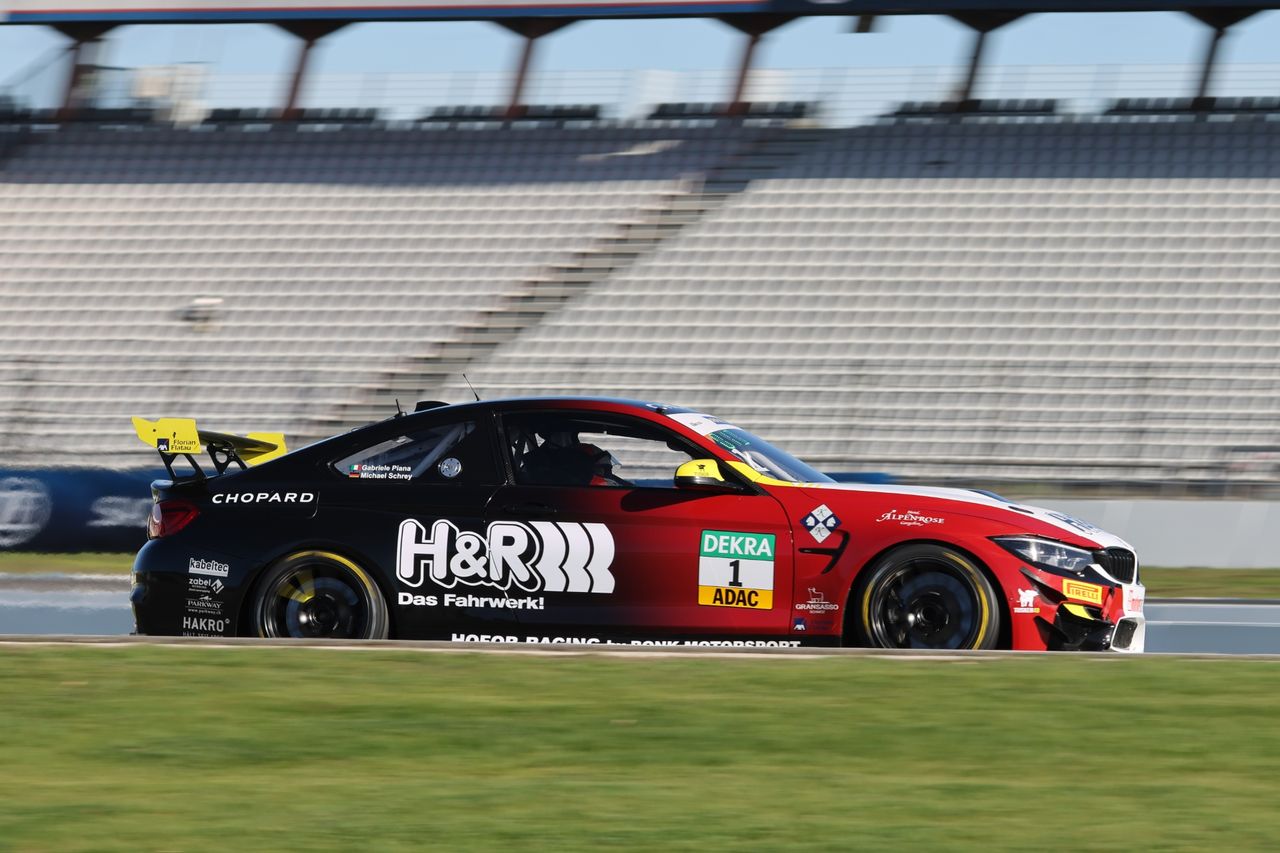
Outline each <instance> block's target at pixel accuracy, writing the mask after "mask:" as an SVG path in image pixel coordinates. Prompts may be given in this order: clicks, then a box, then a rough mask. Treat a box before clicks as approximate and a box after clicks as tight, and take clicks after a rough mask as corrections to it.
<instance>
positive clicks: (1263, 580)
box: [1141, 567, 1280, 598]
mask: <svg viewBox="0 0 1280 853" xmlns="http://www.w3.org/2000/svg"><path fill="white" fill-rule="evenodd" d="M1141 571H1142V583H1143V584H1144V585H1145V586H1146V588H1147V598H1280V569H1161V568H1146V567H1144V568H1143V569H1142V570H1141Z"/></svg>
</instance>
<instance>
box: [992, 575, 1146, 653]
mask: <svg viewBox="0 0 1280 853" xmlns="http://www.w3.org/2000/svg"><path fill="white" fill-rule="evenodd" d="M1021 573H1022V575H1023V576H1024V578H1025V579H1027V580H1028V581H1031V583H1032V584H1033V586H1034V588H1035V590H1036V592H1037V596H1036V602H1035V607H1034V608H1026V607H1023V608H1017V609H1016V610H1015V619H1016V618H1017V616H1018V615H1022V616H1023V618H1026V617H1027V616H1030V617H1031V620H1032V622H1033V623H1034V627H1035V630H1036V632H1037V633H1038V634H1039V635H1040V637H1041V639H1042V641H1043V642H1044V645H1045V648H1047V649H1048V650H1050V651H1115V652H1127V653H1137V652H1141V651H1143V649H1144V648H1145V647H1146V637H1147V622H1146V619H1145V618H1144V616H1143V614H1142V606H1143V599H1144V598H1145V596H1146V590H1145V588H1144V587H1143V586H1142V584H1141V583H1139V582H1136V581H1135V582H1134V583H1118V582H1116V581H1113V580H1109V579H1107V578H1105V577H1103V576H1100V575H1098V576H1090V577H1088V578H1087V579H1085V580H1077V579H1075V578H1065V577H1061V576H1059V575H1055V574H1051V573H1049V572H1045V571H1043V570H1040V569H1035V568H1032V567H1029V566H1023V567H1022V570H1021ZM1031 610H1034V612H1028V611H1031ZM1018 611H1022V612H1021V614H1019V613H1018Z"/></svg>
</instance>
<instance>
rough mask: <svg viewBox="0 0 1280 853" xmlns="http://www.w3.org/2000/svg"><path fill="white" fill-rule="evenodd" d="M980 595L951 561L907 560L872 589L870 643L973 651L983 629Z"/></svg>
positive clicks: (964, 574) (882, 646)
mask: <svg viewBox="0 0 1280 853" xmlns="http://www.w3.org/2000/svg"><path fill="white" fill-rule="evenodd" d="M980 595H981V593H980V592H979V591H978V589H977V588H976V586H975V585H974V583H973V580H972V578H970V577H969V576H968V575H967V574H966V573H965V571H964V569H962V568H961V567H960V566H958V565H955V564H954V563H951V562H950V561H947V560H944V559H940V558H939V559H928V558H925V559H915V560H908V561H907V562H904V563H901V564H899V565H897V566H894V567H893V568H892V569H890V570H889V571H888V572H887V573H885V575H884V577H882V578H881V579H880V581H879V583H877V584H876V586H875V588H874V589H873V590H872V591H871V600H870V602H868V616H869V623H870V624H869V625H868V628H869V629H870V634H871V640H872V642H873V644H874V645H876V646H879V647H881V648H890V649H970V648H973V647H974V646H975V645H976V644H977V642H978V640H979V638H980V636H981V633H982V631H983V628H984V626H983V616H982V601H981V599H980Z"/></svg>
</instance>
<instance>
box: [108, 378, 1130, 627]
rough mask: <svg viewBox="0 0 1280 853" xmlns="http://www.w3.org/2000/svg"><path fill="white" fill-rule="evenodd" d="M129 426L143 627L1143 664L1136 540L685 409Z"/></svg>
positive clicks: (618, 406)
mask: <svg viewBox="0 0 1280 853" xmlns="http://www.w3.org/2000/svg"><path fill="white" fill-rule="evenodd" d="M134 426H135V429H136V430H137V433H138V436H139V437H140V438H141V439H142V440H143V441H145V442H147V443H148V444H150V445H151V446H152V447H155V448H156V449H157V450H158V451H159V452H160V455H161V458H162V460H163V461H164V463H165V466H166V468H167V469H168V471H169V475H170V479H167V480H158V481H156V482H155V483H154V484H153V486H152V492H153V497H154V506H153V508H152V513H151V517H150V521H149V525H148V539H149V541H148V542H147V544H146V545H145V546H144V547H143V548H142V550H141V551H140V552H139V553H138V556H137V559H136V562H135V564H134V575H133V591H132V602H133V611H134V616H135V620H136V625H137V631H138V632H139V633H143V634H169V635H190V636H237V635H248V636H262V637H332V638H353V639H360V638H388V637H390V638H405V639H444V640H455V641H470V642H477V641H497V642H573V643H609V642H615V643H628V644H630V643H654V644H707V645H802V644H804V645H810V644H812V645H838V644H846V645H862V646H874V647H887V648H913V649H993V648H1013V649H1037V650H1046V649H1048V650H1057V649H1062V650H1075V649H1086V650H1103V649H1114V650H1117V651H1128V652H1137V651H1141V650H1142V648H1143V640H1144V633H1145V631H1144V624H1145V623H1144V620H1143V615H1142V604H1143V587H1142V584H1141V583H1140V582H1139V579H1138V562H1137V558H1136V556H1135V554H1134V551H1133V548H1131V547H1130V546H1129V545H1128V544H1127V543H1125V542H1124V541H1122V540H1121V539H1119V538H1117V537H1115V536H1112V535H1111V534H1109V533H1105V532H1103V531H1102V530H1099V529H1098V528H1096V527H1094V526H1092V525H1090V524H1087V523H1085V522H1082V521H1078V520H1076V519H1074V518H1071V517H1068V516H1066V515H1062V514H1060V513H1056V512H1051V511H1049V510H1044V509H1039V508H1036V507H1031V506H1025V505H1023V504H1020V503H1014V502H1010V501H1008V500H1005V499H1003V498H1000V497H998V496H996V495H993V494H991V493H987V492H979V491H969V490H963V489H938V488H917V487H900V486H879V485H864V484H841V483H836V482H834V481H832V480H831V479H830V478H829V477H827V476H825V475H824V474H821V473H819V472H818V471H816V470H814V469H813V468H811V467H809V466H808V465H806V464H805V463H803V462H801V461H799V460H798V459H795V458H794V457H792V456H790V455H789V454H787V453H785V452H783V451H782V450H779V449H778V448H776V447H774V446H772V445H771V444H769V443H768V442H766V441H764V440H763V439H761V438H759V437H757V436H755V435H753V434H752V433H750V432H747V431H746V430H744V429H740V428H739V427H737V426H735V425H733V424H731V423H726V422H725V421H723V420H720V419H718V418H715V417H712V416H710V415H706V414H702V413H700V412H696V411H691V410H689V409H685V408H680V407H677V406H666V405H660V404H657V403H645V402H637V401H630V400H615V399H586V398H547V399H512V400H499V401H486V402H475V403H467V404H464V405H445V404H443V403H434V402H424V403H420V404H418V407H417V409H416V410H415V411H414V412H413V413H411V414H399V415H397V416H395V417H391V418H388V419H387V420H385V421H382V422H380V423H375V424H371V425H369V426H366V427H362V428H359V429H356V430H354V431H352V432H349V433H345V434H343V435H339V436H337V437H334V438H330V439H327V440H325V441H321V442H319V443H316V444H313V445H311V446H309V447H305V448H303V449H301V450H296V451H293V452H291V453H286V452H285V445H284V439H283V437H282V436H280V435H273V434H266V433H253V434H250V435H247V436H243V437H242V436H235V435H228V434H225V433H215V432H207V431H204V430H200V429H198V428H197V427H196V425H195V422H194V421H192V420H189V419H182V418H164V419H160V420H159V421H148V420H145V419H142V418H135V419H134ZM202 453H207V459H205V458H204V457H203V456H202V455H201V454H202ZM183 460H185V462H186V465H187V466H189V467H190V472H187V471H186V469H185V466H184V465H183ZM175 465H176V466H178V467H176V468H175Z"/></svg>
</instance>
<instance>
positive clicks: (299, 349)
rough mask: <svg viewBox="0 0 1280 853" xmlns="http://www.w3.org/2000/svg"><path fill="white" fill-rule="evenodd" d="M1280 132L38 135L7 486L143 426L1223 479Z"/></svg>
mask: <svg viewBox="0 0 1280 853" xmlns="http://www.w3.org/2000/svg"><path fill="white" fill-rule="evenodd" d="M1278 133H1280V123H1276V122H1273V121H1269V120H1265V119H1261V118H1253V119H1251V118H1244V119H1242V118H1237V119H1236V120H1223V121H1195V120H1190V119H1189V118H1186V117H1184V118H1182V119H1174V118H1171V117H1169V116H1165V117H1163V118H1157V119H1156V120H1152V119H1151V118H1150V117H1149V116H1143V115H1139V116H1137V117H1124V116H1114V115H1113V116H1104V117H1096V118H1076V117H1047V118H1046V117H1041V118H1039V119H1037V120H1035V121H1026V120H1003V119H1000V118H991V117H985V118H984V117H973V118H968V119H965V120H957V119H954V118H951V117H945V116H944V117H940V118H937V119H936V120H923V121H921V120H918V119H914V118H913V119H904V118H902V117H899V118H896V119H886V120H885V121H883V122H881V123H879V124H875V125H872V126H865V127H855V128H845V129H823V128H815V127H803V126H793V125H785V124H780V123H773V124H767V125H763V126H753V125H751V124H744V123H740V122H739V123H725V122H720V123H709V124H704V126H698V125H697V123H692V124H691V126H684V125H679V124H677V125H672V124H670V123H643V122H642V123H638V124H630V125H624V126H610V125H587V126H582V127H530V128H527V129H511V128H502V127H494V128H488V129H483V128H464V129H436V130H418V129H378V128H361V129H334V130H327V131H317V132H303V131H280V130H272V131H254V130H230V129H221V130H216V131H206V132H200V131H180V130H172V129H144V130H131V131H125V130H110V129H101V128H81V129H74V130H71V129H63V130H61V131H58V132H56V133H25V134H24V135H23V136H22V138H21V143H20V144H19V145H17V146H15V147H13V148H12V150H10V151H9V153H8V155H7V159H6V160H5V161H4V162H3V165H2V166H0V222H2V223H3V228H2V229H0V255H2V256H3V266H2V267H0V268H3V269H4V273H3V280H4V288H3V293H2V294H0V300H2V301H3V305H4V308H5V311H4V312H3V316H2V317H0V324H3V325H4V334H3V336H0V371H3V373H2V374H0V395H2V398H3V399H2V402H0V411H4V412H6V413H7V423H6V424H5V425H4V429H3V430H0V441H3V442H4V443H5V445H6V446H5V447H4V448H3V452H4V454H5V456H6V458H7V459H8V460H9V462H10V463H11V464H35V463H42V464H43V463H49V462H55V461H56V462H77V463H85V462H107V463H111V464H118V465H124V464H131V463H137V462H138V461H140V460H139V459H138V457H137V453H136V452H135V448H134V447H133V442H132V441H131V440H130V436H129V433H128V430H127V429H126V428H124V427H123V425H124V424H125V422H126V421H125V418H126V417H127V416H128V415H132V414H148V415H154V414H190V415H194V416H196V417H198V418H201V419H202V420H203V421H205V422H207V423H209V424H210V425H214V426H217V427H219V428H224V429H229V430H244V429H280V430H284V431H285V432H287V433H289V434H290V435H291V436H294V437H297V438H298V439H301V440H307V439H310V438H316V437H319V436H322V435H327V434H330V433H332V432H334V431H336V430H338V429H340V428H341V427H343V426H347V425H352V424H354V423H357V422H360V421H362V420H365V419H367V418H369V417H373V416H380V415H382V414H386V413H389V412H390V411H393V408H392V406H393V404H392V402H391V401H392V398H393V397H396V396H398V397H400V399H402V400H404V401H409V400H411V399H414V398H415V397H431V396H441V397H442V398H444V399H465V398H466V397H467V396H469V392H468V391H467V390H466V386H465V385H464V384H463V382H462V379H461V378H460V374H461V372H463V371H466V372H467V374H468V376H469V377H470V379H471V381H472V382H473V383H474V384H475V385H476V386H477V388H479V389H480V390H481V392H482V393H484V394H486V395H489V396H497V395H508V394H526V393H534V394H541V393H579V392H582V393H605V394H618V395H627V396H636V397H641V398H654V399H662V400H667V401H671V402H676V403H681V404H685V405H693V406H698V407H705V408H707V409H709V410H713V411H715V412H717V413H718V414H721V415H722V416H725V417H728V418H731V419H734V420H739V421H741V422H742V423H743V424H745V425H747V426H749V427H751V428H755V429H757V430H758V431H760V432H762V433H764V434H766V435H768V436H769V437H770V438H772V439H775V440H776V441H777V442H778V443H780V444H782V445H783V446H787V447H789V448H792V449H794V450H795V451H796V452H797V453H798V454H799V455H802V456H804V457H806V458H809V459H811V460H812V461H814V462H815V463H817V464H818V465H820V466H821V467H823V468H824V469H825V470H830V471H852V470H885V471H890V472H893V473H895V474H897V475H898V476H901V477H903V478H907V479H926V480H927V479H950V480H957V481H965V482H993V481H999V480H1005V481H1009V480H1013V481H1023V482H1027V481H1052V482H1058V483H1068V482H1079V481H1090V482H1092V481H1115V480H1132V479H1135V478H1137V479H1143V480H1151V481H1184V482H1196V481H1214V482H1217V481H1220V480H1222V479H1223V478H1224V477H1230V476H1231V473H1232V472H1231V470H1229V469H1228V465H1227V460H1228V457H1229V456H1231V453H1230V449H1231V448H1241V447H1259V448H1266V447H1267V446H1270V445H1275V444H1277V443H1280V442H1278V441H1277V439H1278V438H1280V436H1277V430H1276V423H1277V415H1278V414H1280V366H1278V365H1280V360H1278V359H1277V355H1278V353H1277V349H1276V348H1277V346H1280V343H1278V342H1280V334H1278V333H1280V249H1277V248H1276V236H1277V234H1276V233H1275V223H1276V222H1277V221H1280V220H1278V219H1277V215H1276V213H1277V208H1278V207H1280V179H1278V178H1280V160H1278V159H1277V158H1278V157H1280V155H1278V154H1277V153H1276V152H1277V151H1278V150H1280V148H1278V146H1277V144H1276V143H1277V141H1280V140H1278V139H1277V134H1278Z"/></svg>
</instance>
